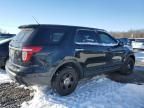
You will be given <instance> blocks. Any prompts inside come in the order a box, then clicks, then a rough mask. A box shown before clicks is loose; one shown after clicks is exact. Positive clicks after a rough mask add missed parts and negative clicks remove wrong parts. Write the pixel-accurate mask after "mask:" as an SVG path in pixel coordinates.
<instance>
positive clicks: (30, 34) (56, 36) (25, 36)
mask: <svg viewBox="0 0 144 108" xmlns="http://www.w3.org/2000/svg"><path fill="white" fill-rule="evenodd" d="M65 34H66V32H65V30H63V29H55V28H53V29H52V28H41V29H38V28H37V29H24V30H22V31H21V32H20V33H19V34H18V35H17V36H16V37H15V39H14V40H15V41H18V42H21V43H28V44H32V45H50V44H52V45H54V44H59V43H60V42H61V41H62V40H63V37H64V35H65Z"/></svg>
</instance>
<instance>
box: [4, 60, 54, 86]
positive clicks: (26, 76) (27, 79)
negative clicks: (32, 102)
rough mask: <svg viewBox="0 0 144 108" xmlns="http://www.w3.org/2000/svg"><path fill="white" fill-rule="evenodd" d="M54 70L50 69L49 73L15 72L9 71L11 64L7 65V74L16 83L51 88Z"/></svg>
mask: <svg viewBox="0 0 144 108" xmlns="http://www.w3.org/2000/svg"><path fill="white" fill-rule="evenodd" d="M51 71H52V70H51V69H49V71H47V72H44V71H42V72H29V71H28V72H26V71H19V72H15V71H12V70H11V69H9V63H8V62H7V63H6V72H7V74H8V75H9V76H10V78H11V79H12V80H14V81H17V82H18V83H20V84H25V85H28V86H29V85H48V86H49V87H50V86H51V79H52V76H53V74H52V72H51Z"/></svg>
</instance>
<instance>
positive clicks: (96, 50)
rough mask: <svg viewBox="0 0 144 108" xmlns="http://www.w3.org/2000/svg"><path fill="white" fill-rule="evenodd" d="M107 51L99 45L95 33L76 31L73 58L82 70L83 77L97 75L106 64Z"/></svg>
mask: <svg viewBox="0 0 144 108" xmlns="http://www.w3.org/2000/svg"><path fill="white" fill-rule="evenodd" d="M107 53H108V52H107V50H106V48H105V47H104V46H101V45H99V39H98V37H97V35H96V32H95V31H92V30H78V32H77V34H76V38H75V56H76V58H77V59H78V61H79V62H80V63H81V65H82V66H83V69H84V73H85V76H93V75H94V74H98V73H99V72H100V70H102V69H103V68H104V67H105V65H106V64H107V62H108V61H109V60H108V57H107Z"/></svg>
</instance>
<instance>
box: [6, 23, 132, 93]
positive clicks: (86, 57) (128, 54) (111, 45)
mask: <svg viewBox="0 0 144 108" xmlns="http://www.w3.org/2000/svg"><path fill="white" fill-rule="evenodd" d="M20 29H22V30H21V32H20V33H19V34H18V35H17V36H16V37H15V38H14V39H13V40H12V41H11V42H10V45H9V51H10V54H9V55H10V56H9V60H8V62H7V63H6V72H7V73H8V74H9V76H10V77H11V78H12V79H14V80H16V81H18V82H20V83H24V84H27V85H34V84H42V85H48V86H50V87H51V88H52V89H53V90H54V91H56V92H57V93H59V94H60V95H68V94H70V93H72V92H73V91H74V90H75V88H76V86H77V84H78V81H79V80H80V79H82V78H85V77H93V76H95V75H98V74H102V73H105V72H112V71H119V72H120V73H121V74H124V75H128V74H131V73H132V72H133V68H134V63H135V56H134V54H133V52H132V51H131V50H129V49H128V48H127V47H124V46H123V43H122V42H118V41H117V40H116V39H115V38H113V37H112V36H111V35H109V34H108V33H107V32H106V31H105V30H101V29H95V28H88V27H78V26H64V25H26V26H20Z"/></svg>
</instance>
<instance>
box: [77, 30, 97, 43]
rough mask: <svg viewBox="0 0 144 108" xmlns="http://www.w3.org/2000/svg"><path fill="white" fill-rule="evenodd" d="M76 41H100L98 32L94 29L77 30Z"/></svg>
mask: <svg viewBox="0 0 144 108" xmlns="http://www.w3.org/2000/svg"><path fill="white" fill-rule="evenodd" d="M75 42H79V43H98V39H97V36H96V33H95V32H94V31H88V30H79V31H78V32H77V35H76V38H75Z"/></svg>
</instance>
